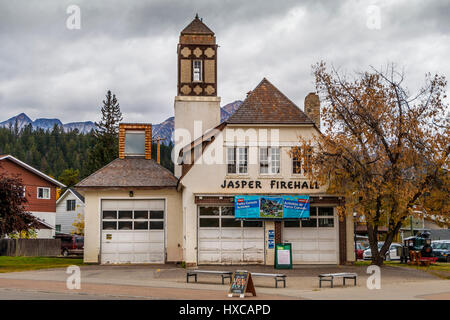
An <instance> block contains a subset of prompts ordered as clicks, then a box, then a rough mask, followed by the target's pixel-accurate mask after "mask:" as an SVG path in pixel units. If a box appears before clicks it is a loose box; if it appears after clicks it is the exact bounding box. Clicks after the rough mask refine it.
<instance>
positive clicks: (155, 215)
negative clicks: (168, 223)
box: [102, 210, 164, 230]
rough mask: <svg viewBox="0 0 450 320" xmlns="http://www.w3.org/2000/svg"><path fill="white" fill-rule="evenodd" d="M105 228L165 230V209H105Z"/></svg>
mask: <svg viewBox="0 0 450 320" xmlns="http://www.w3.org/2000/svg"><path fill="white" fill-rule="evenodd" d="M102 214H103V230H164V211H163V210H150V211H148V210H118V211H116V210H104V211H103V212H102Z"/></svg>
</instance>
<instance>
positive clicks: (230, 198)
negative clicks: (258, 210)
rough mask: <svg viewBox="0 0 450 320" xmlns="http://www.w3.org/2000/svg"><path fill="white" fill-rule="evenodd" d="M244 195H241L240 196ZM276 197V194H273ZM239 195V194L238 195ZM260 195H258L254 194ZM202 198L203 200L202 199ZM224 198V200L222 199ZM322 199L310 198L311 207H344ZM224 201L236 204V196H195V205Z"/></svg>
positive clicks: (340, 202)
mask: <svg viewBox="0 0 450 320" xmlns="http://www.w3.org/2000/svg"><path fill="white" fill-rule="evenodd" d="M241 194H244V193H239V195H241ZM271 194H273V195H275V193H271ZM280 194H282V195H286V193H280ZM236 195H237V194H236ZM254 195H258V194H254ZM200 197H202V199H200ZM220 198H222V199H220ZM321 198H322V199H319V197H315V196H312V197H310V200H311V205H314V204H323V205H333V206H339V205H343V204H344V203H345V201H344V200H343V199H339V197H333V196H325V197H321ZM223 199H227V200H226V201H227V202H229V203H234V195H223V196H219V195H211V196H209V195H208V196H195V203H208V204H214V203H219V201H222V200H223Z"/></svg>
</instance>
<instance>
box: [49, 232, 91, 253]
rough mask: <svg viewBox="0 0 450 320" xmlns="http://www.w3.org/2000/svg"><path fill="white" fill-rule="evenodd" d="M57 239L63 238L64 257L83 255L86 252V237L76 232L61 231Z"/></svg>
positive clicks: (62, 249) (62, 251) (62, 250)
mask: <svg viewBox="0 0 450 320" xmlns="http://www.w3.org/2000/svg"><path fill="white" fill-rule="evenodd" d="M55 238H56V239H61V254H62V255H63V256H64V257H67V256H69V255H83V252H84V237H83V236H79V235H76V234H65V233H59V234H56V236H55Z"/></svg>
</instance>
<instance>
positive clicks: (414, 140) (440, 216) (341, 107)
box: [292, 62, 450, 265]
mask: <svg viewBox="0 0 450 320" xmlns="http://www.w3.org/2000/svg"><path fill="white" fill-rule="evenodd" d="M313 72H314V75H315V81H316V90H317V92H318V94H319V96H320V97H321V101H322V108H321V116H322V130H321V131H322V134H320V135H316V137H314V138H313V139H312V140H309V141H302V144H301V147H299V148H296V149H294V150H293V152H292V156H295V157H298V158H302V159H303V161H304V163H306V164H307V165H306V167H309V168H311V170H310V171H309V177H310V178H311V179H315V180H318V181H319V182H321V183H322V184H324V185H328V188H329V192H330V193H333V194H338V195H342V196H345V206H344V207H340V208H338V212H339V214H340V215H344V214H347V215H349V216H352V214H353V213H357V214H358V216H362V217H364V220H365V221H366V224H367V231H368V236H369V243H370V248H371V251H372V264H377V265H382V264H383V260H384V259H383V257H384V256H385V255H386V252H387V250H388V248H389V247H390V244H391V243H392V241H393V239H394V237H395V236H396V235H397V233H398V232H399V230H400V228H401V226H402V223H403V222H404V221H405V219H406V218H407V217H409V216H410V215H413V216H416V217H417V216H419V217H426V218H429V219H434V220H435V221H438V222H439V223H441V224H448V223H449V198H450V195H449V151H450V140H449V112H450V111H449V108H448V107H449V106H448V104H447V103H446V102H445V99H446V92H445V90H446V85H447V82H446V79H445V77H443V76H440V75H434V76H431V75H430V74H428V75H427V76H426V77H425V84H424V86H423V87H422V88H421V89H420V90H419V91H418V93H416V94H415V95H412V94H411V93H410V92H409V91H408V89H407V88H406V87H405V85H404V73H403V72H399V71H398V70H397V68H396V67H395V66H394V65H390V66H388V67H387V68H385V69H383V70H376V69H373V68H372V69H371V70H370V71H367V72H362V73H357V74H356V75H355V76H353V77H349V76H347V75H345V74H342V73H341V72H339V71H337V70H336V69H334V68H327V66H326V65H325V63H323V62H321V63H318V64H317V65H315V66H313ZM309 146H313V148H312V149H311V148H310V147H309ZM304 150H312V151H310V152H304ZM386 222H387V227H388V231H387V234H386V240H385V242H384V244H383V246H382V247H381V248H380V250H378V240H377V234H378V229H379V227H380V226H385V225H386Z"/></svg>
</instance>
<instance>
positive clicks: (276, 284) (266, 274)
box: [251, 272, 286, 288]
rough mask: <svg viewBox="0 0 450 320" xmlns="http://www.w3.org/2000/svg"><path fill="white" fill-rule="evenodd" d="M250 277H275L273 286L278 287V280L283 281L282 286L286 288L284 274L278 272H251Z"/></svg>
mask: <svg viewBox="0 0 450 320" xmlns="http://www.w3.org/2000/svg"><path fill="white" fill-rule="evenodd" d="M251 274H252V277H271V278H274V279H275V288H278V282H283V285H284V288H286V275H285V274H280V273H257V272H256V273H254V272H251Z"/></svg>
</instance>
